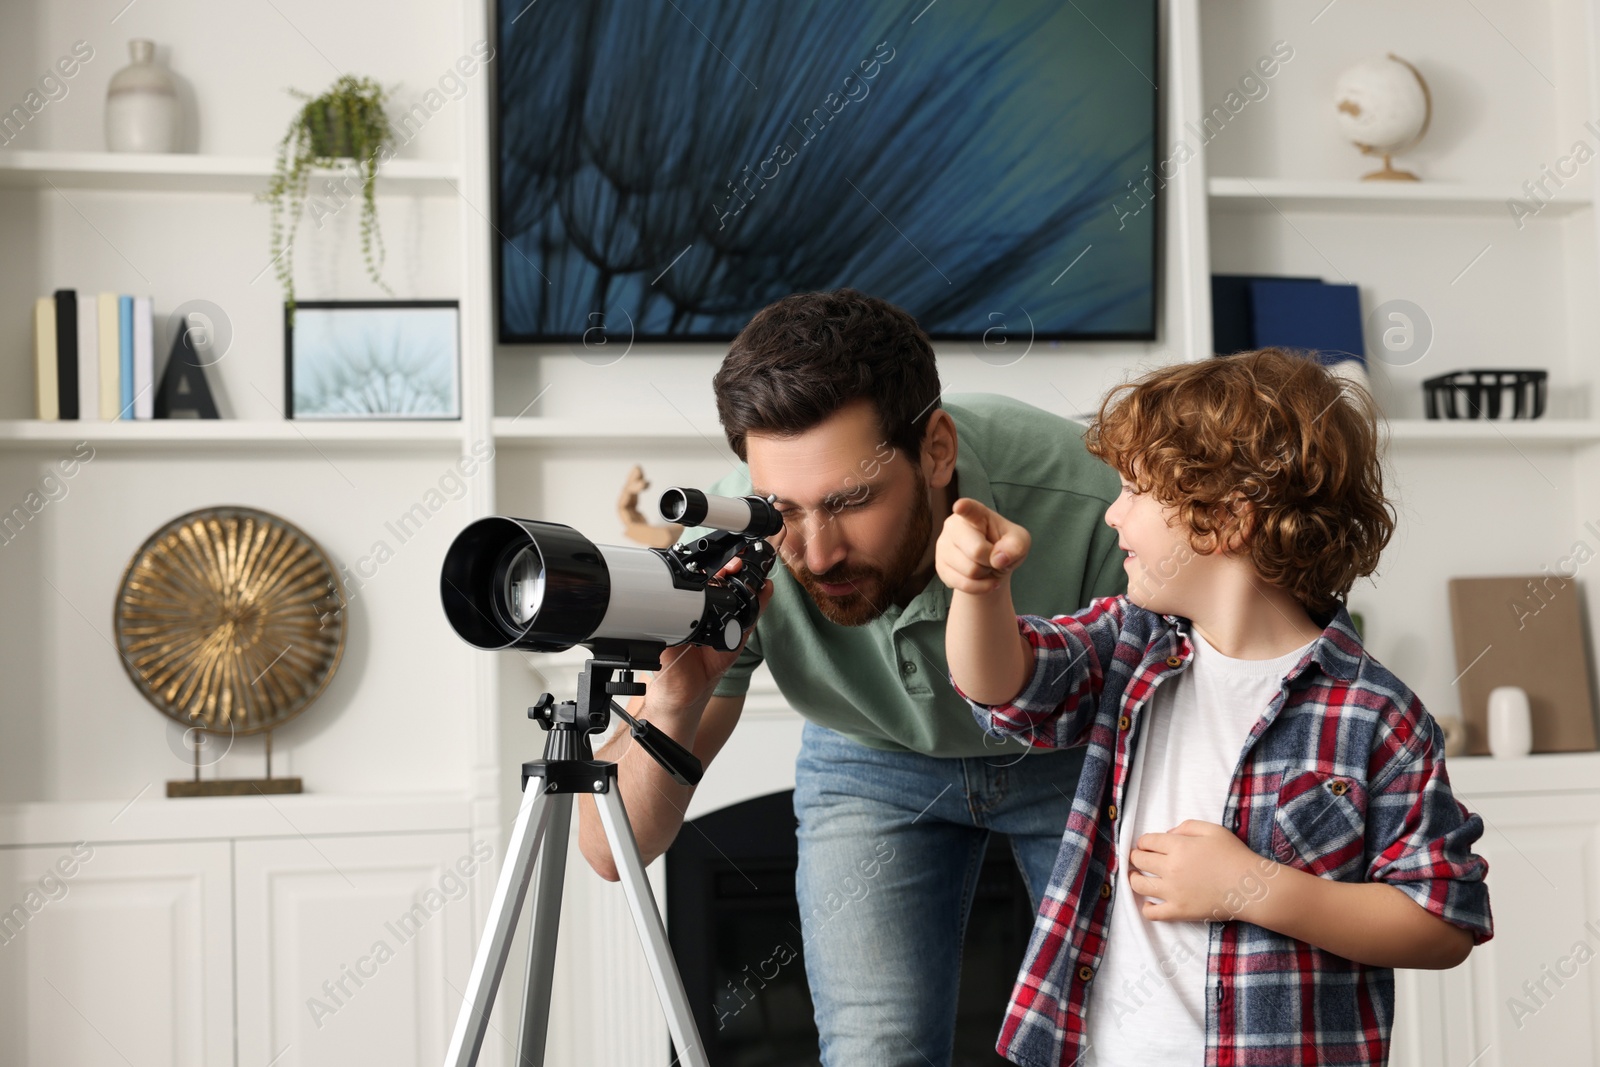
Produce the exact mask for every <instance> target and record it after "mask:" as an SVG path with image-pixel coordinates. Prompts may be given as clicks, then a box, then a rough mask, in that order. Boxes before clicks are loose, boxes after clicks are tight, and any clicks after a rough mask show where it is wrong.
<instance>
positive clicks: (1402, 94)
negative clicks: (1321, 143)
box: [1334, 56, 1428, 152]
mask: <svg viewBox="0 0 1600 1067" xmlns="http://www.w3.org/2000/svg"><path fill="white" fill-rule="evenodd" d="M1334 102H1335V109H1336V110H1335V114H1337V115H1338V118H1339V128H1340V129H1341V130H1343V131H1344V135H1345V136H1346V137H1348V138H1350V140H1352V141H1354V142H1355V143H1356V144H1358V145H1363V146H1366V147H1369V148H1372V149H1374V150H1376V151H1378V152H1396V151H1399V150H1400V149H1402V148H1404V147H1405V146H1406V145H1408V144H1410V143H1411V142H1412V141H1414V140H1416V138H1417V137H1419V136H1420V135H1421V134H1422V131H1423V128H1424V127H1425V126H1426V124H1427V121H1428V97H1427V93H1426V92H1425V91H1424V89H1423V87H1422V81H1421V79H1420V77H1419V76H1418V75H1417V73H1416V71H1414V70H1412V69H1411V68H1410V67H1408V66H1407V65H1406V64H1404V63H1402V62H1400V61H1399V60H1398V59H1395V58H1394V57H1392V56H1376V57H1374V58H1372V59H1367V60H1363V61H1362V62H1360V63H1357V64H1356V65H1355V66H1353V67H1351V68H1350V69H1349V70H1347V71H1345V72H1344V73H1343V74H1341V75H1339V81H1338V83H1337V84H1336V85H1335V87H1334Z"/></svg>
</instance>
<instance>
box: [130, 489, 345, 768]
mask: <svg viewBox="0 0 1600 1067" xmlns="http://www.w3.org/2000/svg"><path fill="white" fill-rule="evenodd" d="M343 605H344V599H343V597H342V596H341V595H340V589H339V578H338V572H337V571H336V570H335V568H334V566H333V565H332V563H331V562H330V561H329V560H328V558H327V556H326V555H324V554H323V552H322V550H321V549H320V548H319V547H317V544H316V542H315V541H313V540H312V539H311V538H310V537H308V536H307V535H306V534H305V532H304V531H303V530H301V529H300V528H299V527H297V526H295V525H293V524H292V523H289V522H287V521H285V520H284V519H281V518H279V517H278V516H276V515H272V514H269V513H268V512H265V511H258V510H256V509H255V508H247V507H214V508H203V509H201V510H199V511H191V512H189V513H188V514H185V515H180V516H178V517H177V518H176V519H173V520H172V521H171V522H169V523H167V524H166V525H165V526H163V527H161V529H159V530H157V531H156V532H155V533H153V534H151V535H150V537H149V538H148V539H147V540H146V541H145V542H144V544H142V545H140V546H139V550H138V551H137V552H135V553H134V555H133V558H132V559H131V560H130V561H129V562H128V566H127V569H126V570H125V571H124V572H123V575H122V584H121V587H120V588H119V589H118V590H117V601H116V610H115V629H116V641H117V649H118V651H120V652H121V654H122V663H123V667H124V668H125V669H126V670H127V672H128V676H129V677H130V678H132V679H133V684H134V685H135V686H136V687H137V688H138V690H139V692H141V693H143V694H144V696H145V698H146V699H147V700H149V701H150V703H152V704H154V705H155V707H156V709H157V710H158V711H160V712H161V713H162V714H163V715H165V716H167V717H168V718H170V719H173V720H175V721H176V722H179V723H181V724H183V725H184V726H185V727H193V728H197V729H200V730H204V731H207V732H209V733H213V734H226V735H236V734H254V733H260V732H262V731H269V733H268V735H267V737H268V745H269V748H268V761H269V762H268V770H267V775H268V780H270V781H273V782H276V783H288V782H290V781H293V782H294V783H295V786H296V787H298V780H292V779H272V778H271V763H270V760H271V755H270V753H271V749H270V743H271V734H270V731H271V730H273V729H275V728H276V727H279V726H282V725H283V724H284V723H286V722H288V721H289V720H290V719H292V718H294V717H295V716H296V715H298V714H300V713H301V712H302V711H304V710H305V709H306V707H307V706H309V705H310V704H311V702H312V701H313V700H315V699H316V698H317V697H318V696H320V695H321V693H322V691H323V690H324V689H326V688H327V685H328V682H329V680H330V679H332V677H333V673H334V670H335V669H336V668H337V667H338V665H339V659H340V657H341V656H342V655H343V653H344V642H345V626H346V620H345V612H344V608H343ZM197 760H198V757H197ZM184 784H185V783H170V782H169V783H168V795H180V793H179V792H174V789H173V786H175V785H177V786H182V785H184ZM194 784H195V786H196V787H198V786H200V785H202V784H204V785H208V786H210V785H212V783H200V782H199V768H198V765H197V766H196V780H195V783H194ZM237 784H238V785H240V786H245V787H243V788H221V787H214V788H208V789H203V790H202V789H198V788H196V789H194V790H189V791H186V792H182V793H181V795H195V794H198V793H218V792H234V793H240V792H253V791H256V789H255V788H248V786H259V785H260V781H259V780H252V781H250V782H239V783H237ZM270 791H273V792H279V791H293V792H298V791H299V790H298V788H294V789H287V788H284V787H283V786H279V787H277V788H273V789H271V790H270Z"/></svg>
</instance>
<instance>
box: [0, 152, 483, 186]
mask: <svg viewBox="0 0 1600 1067" xmlns="http://www.w3.org/2000/svg"><path fill="white" fill-rule="evenodd" d="M272 171H273V160H272V158H271V157H268V156H260V157H257V156H207V155H192V154H191V155H184V154H170V155H169V154H159V155H158V154H151V155H142V154H138V153H133V152H10V151H8V152H3V153H0V187H3V186H10V187H13V188H15V187H23V188H30V187H31V188H50V187H51V186H55V187H57V188H62V189H121V190H155V191H160V192H219V193H226V192H249V193H259V192H262V191H263V190H265V189H266V186H267V181H268V179H270V178H271V177H272ZM318 173H319V174H327V175H332V174H335V173H337V172H336V171H319V172H318ZM460 175H461V168H460V166H458V165H457V164H456V163H453V162H446V163H439V162H434V161H431V160H416V159H395V160H390V161H389V162H388V163H385V164H383V165H382V166H381V167H380V168H379V170H378V192H380V193H408V194H411V195H413V196H415V195H445V194H451V193H454V192H455V191H456V186H455V183H456V182H457V181H458V180H459V178H460ZM316 180H317V178H316V177H315V176H314V177H313V178H312V181H313V182H315V181H316Z"/></svg>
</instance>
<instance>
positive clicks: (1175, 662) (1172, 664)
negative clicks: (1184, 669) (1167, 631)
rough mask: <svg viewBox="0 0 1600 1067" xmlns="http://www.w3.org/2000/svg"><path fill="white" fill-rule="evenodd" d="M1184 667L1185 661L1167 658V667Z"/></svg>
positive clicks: (1172, 657) (1175, 657) (1173, 657)
mask: <svg viewBox="0 0 1600 1067" xmlns="http://www.w3.org/2000/svg"><path fill="white" fill-rule="evenodd" d="M1182 665H1183V660H1181V659H1179V658H1178V657H1177V656H1168V657H1167V666H1169V667H1181V666H1182Z"/></svg>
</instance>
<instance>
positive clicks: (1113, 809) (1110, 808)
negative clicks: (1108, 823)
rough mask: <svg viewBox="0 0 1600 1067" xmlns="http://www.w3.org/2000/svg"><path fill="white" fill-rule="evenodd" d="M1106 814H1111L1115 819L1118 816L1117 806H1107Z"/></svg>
mask: <svg viewBox="0 0 1600 1067" xmlns="http://www.w3.org/2000/svg"><path fill="white" fill-rule="evenodd" d="M1106 815H1107V816H1109V817H1110V818H1113V819H1115V818H1116V817H1117V806H1116V805H1115V804H1111V805H1109V806H1107V808H1106Z"/></svg>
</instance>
